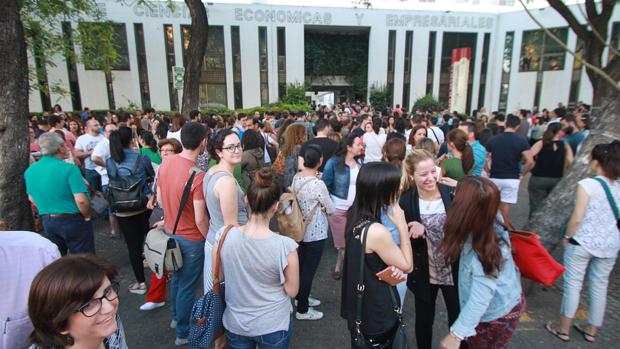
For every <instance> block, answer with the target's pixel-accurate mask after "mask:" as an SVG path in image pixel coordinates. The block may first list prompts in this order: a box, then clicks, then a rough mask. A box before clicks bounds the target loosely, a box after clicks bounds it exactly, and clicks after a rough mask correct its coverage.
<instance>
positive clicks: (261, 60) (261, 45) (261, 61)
mask: <svg viewBox="0 0 620 349" xmlns="http://www.w3.org/2000/svg"><path fill="white" fill-rule="evenodd" d="M268 58H269V57H268V54H267V27H258V69H259V74H260V104H261V105H267V104H269V63H268V62H269V61H268Z"/></svg>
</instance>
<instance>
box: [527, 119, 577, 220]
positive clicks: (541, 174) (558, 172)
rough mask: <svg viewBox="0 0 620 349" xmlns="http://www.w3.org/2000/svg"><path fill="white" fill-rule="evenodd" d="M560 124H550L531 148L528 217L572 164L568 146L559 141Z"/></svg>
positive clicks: (570, 150)
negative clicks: (533, 163)
mask: <svg viewBox="0 0 620 349" xmlns="http://www.w3.org/2000/svg"><path fill="white" fill-rule="evenodd" d="M561 130H562V126H561V125H560V123H551V124H549V126H547V130H546V131H545V133H544V134H543V136H542V139H541V140H540V141H538V142H536V143H535V144H534V145H533V146H532V154H533V155H534V160H535V161H536V164H535V165H534V168H533V169H532V176H531V177H530V181H529V183H528V187H527V191H528V193H529V194H530V216H531V215H532V213H533V212H534V211H536V210H537V209H538V208H540V206H541V205H542V202H543V201H544V200H545V198H546V197H547V195H549V193H550V192H551V190H553V188H554V187H555V186H556V184H558V182H559V181H560V180H561V179H562V175H563V174H564V170H565V169H566V168H568V166H570V164H571V163H572V162H573V151H572V149H571V147H570V145H569V144H568V143H566V142H564V141H563V140H561V139H560V131H561Z"/></svg>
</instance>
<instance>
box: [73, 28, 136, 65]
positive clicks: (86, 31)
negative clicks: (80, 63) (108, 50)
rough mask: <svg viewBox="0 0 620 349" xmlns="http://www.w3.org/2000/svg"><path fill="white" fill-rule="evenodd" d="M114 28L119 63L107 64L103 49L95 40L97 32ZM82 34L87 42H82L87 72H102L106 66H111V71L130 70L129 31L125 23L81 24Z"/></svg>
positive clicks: (114, 41) (113, 34) (114, 40)
mask: <svg viewBox="0 0 620 349" xmlns="http://www.w3.org/2000/svg"><path fill="white" fill-rule="evenodd" d="M109 26H112V36H113V38H112V43H113V44H114V48H115V49H116V53H117V55H118V61H116V62H107V61H105V59H106V54H105V52H103V51H102V50H103V48H102V47H101V46H100V45H99V44H98V41H96V40H90V39H94V38H95V37H96V36H95V35H97V32H99V33H102V32H106V31H107V30H108V29H109ZM78 28H79V29H80V33H81V34H82V36H83V37H84V38H86V40H82V55H83V56H85V57H86V58H87V59H85V60H84V61H85V64H84V68H85V69H86V70H102V69H103V66H104V65H110V67H111V70H130V68H129V48H128V46H127V30H126V29H125V23H94V22H82V23H80V24H79V27H78Z"/></svg>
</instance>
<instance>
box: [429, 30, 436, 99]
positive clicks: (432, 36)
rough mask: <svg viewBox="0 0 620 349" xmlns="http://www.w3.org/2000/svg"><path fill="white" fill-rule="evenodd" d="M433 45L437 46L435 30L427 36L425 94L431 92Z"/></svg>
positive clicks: (433, 60) (433, 71)
mask: <svg viewBox="0 0 620 349" xmlns="http://www.w3.org/2000/svg"><path fill="white" fill-rule="evenodd" d="M435 46H437V32H430V34H429V36H428V62H427V64H426V94H427V95H430V94H432V93H433V80H434V75H435V74H434V73H435V51H436V50H435Z"/></svg>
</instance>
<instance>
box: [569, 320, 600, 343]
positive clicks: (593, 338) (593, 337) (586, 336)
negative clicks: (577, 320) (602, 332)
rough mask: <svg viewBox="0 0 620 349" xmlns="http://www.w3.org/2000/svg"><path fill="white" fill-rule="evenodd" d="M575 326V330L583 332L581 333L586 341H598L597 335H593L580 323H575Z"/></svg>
mask: <svg viewBox="0 0 620 349" xmlns="http://www.w3.org/2000/svg"><path fill="white" fill-rule="evenodd" d="M573 328H574V329H575V331H577V332H579V333H581V335H582V336H583V339H584V340H585V341H586V342H589V343H594V342H595V341H596V335H591V334H589V333H588V332H586V330H585V329H583V328H582V327H581V326H580V325H579V324H574V325H573Z"/></svg>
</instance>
